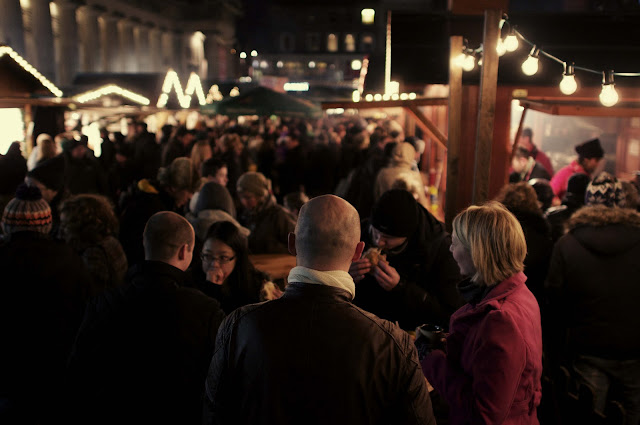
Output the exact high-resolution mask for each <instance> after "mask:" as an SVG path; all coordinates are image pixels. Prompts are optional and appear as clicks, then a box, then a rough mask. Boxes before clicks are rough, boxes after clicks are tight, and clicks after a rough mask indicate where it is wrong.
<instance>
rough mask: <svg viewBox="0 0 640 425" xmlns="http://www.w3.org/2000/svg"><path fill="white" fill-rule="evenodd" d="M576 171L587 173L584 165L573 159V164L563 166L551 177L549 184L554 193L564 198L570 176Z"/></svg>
mask: <svg viewBox="0 0 640 425" xmlns="http://www.w3.org/2000/svg"><path fill="white" fill-rule="evenodd" d="M576 173H581V174H587V172H586V171H584V168H582V165H580V164H578V161H577V160H575V159H574V160H573V161H571V164H569V165H567V166H566V167H563V168H561V169H560V170H559V171H558V172H557V173H556V174H555V175H554V176H553V178H552V179H551V181H550V182H549V184H550V185H551V189H553V193H554V194H555V195H556V196H557V197H558V198H560V200H562V198H563V197H564V194H565V192H566V191H567V185H568V184H569V178H570V177H571V176H573V175H574V174H576Z"/></svg>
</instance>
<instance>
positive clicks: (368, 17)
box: [360, 9, 376, 24]
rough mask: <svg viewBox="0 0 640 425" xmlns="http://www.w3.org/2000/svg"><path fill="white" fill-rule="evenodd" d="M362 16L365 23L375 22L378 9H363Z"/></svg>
mask: <svg viewBox="0 0 640 425" xmlns="http://www.w3.org/2000/svg"><path fill="white" fill-rule="evenodd" d="M360 16H361V18H362V23H363V24H373V22H374V20H375V17H376V11H375V10H373V9H362V11H361V12H360Z"/></svg>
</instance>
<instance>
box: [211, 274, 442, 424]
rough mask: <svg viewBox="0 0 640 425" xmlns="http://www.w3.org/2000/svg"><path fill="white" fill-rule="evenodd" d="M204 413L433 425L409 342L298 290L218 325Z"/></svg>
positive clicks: (306, 287)
mask: <svg viewBox="0 0 640 425" xmlns="http://www.w3.org/2000/svg"><path fill="white" fill-rule="evenodd" d="M205 411H206V412H205V421H204V423H209V424H212V423H215V424H252V425H258V424H279V425H287V424H333V425H338V424H349V425H358V424H389V423H398V424H435V420H434V417H433V412H432V409H431V400H430V398H429V394H428V392H427V388H426V384H425V381H424V378H423V376H422V372H421V369H420V365H419V363H418V356H417V353H416V350H415V348H414V346H413V344H412V342H411V340H410V338H409V336H408V335H407V334H406V333H404V332H402V331H401V330H400V329H399V328H397V327H396V326H394V325H393V324H391V323H389V322H387V321H385V320H381V319H378V318H377V317H375V316H374V315H372V314H369V313H367V312H365V311H363V310H361V309H359V308H358V307H355V306H354V305H353V304H352V303H351V302H350V301H349V293H348V292H346V291H345V290H342V289H337V288H333V287H329V286H324V285H313V284H304V283H291V284H290V285H289V286H288V287H287V289H286V291H285V293H284V295H283V296H282V297H281V298H279V299H277V300H274V301H268V302H265V303H261V304H253V305H249V306H246V307H242V308H240V309H238V310H236V311H235V312H233V313H232V314H231V315H230V316H229V317H228V318H227V319H226V320H225V321H224V322H223V324H222V325H221V327H220V332H219V333H218V337H217V341H216V352H215V354H214V357H213V360H212V362H211V368H210V370H209V375H208V377H207V382H206V397H205ZM207 416H208V417H207Z"/></svg>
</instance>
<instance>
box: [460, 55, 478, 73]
mask: <svg viewBox="0 0 640 425" xmlns="http://www.w3.org/2000/svg"><path fill="white" fill-rule="evenodd" d="M475 67H476V58H474V57H473V56H471V55H465V57H464V59H463V60H462V69H464V70H465V71H472V70H473V68H475Z"/></svg>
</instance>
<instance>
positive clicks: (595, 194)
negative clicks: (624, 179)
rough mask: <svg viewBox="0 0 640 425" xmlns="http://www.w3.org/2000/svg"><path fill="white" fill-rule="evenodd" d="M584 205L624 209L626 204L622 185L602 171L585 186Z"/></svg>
mask: <svg viewBox="0 0 640 425" xmlns="http://www.w3.org/2000/svg"><path fill="white" fill-rule="evenodd" d="M585 203H586V205H606V206H607V207H624V206H625V204H626V199H625V193H624V191H623V190H622V184H621V183H620V182H619V181H618V179H616V178H615V177H613V176H612V175H611V174H609V173H607V172H606V171H603V172H602V173H600V174H599V175H598V176H597V177H596V178H595V179H593V181H592V182H591V183H589V186H587V194H586V195H585Z"/></svg>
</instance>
